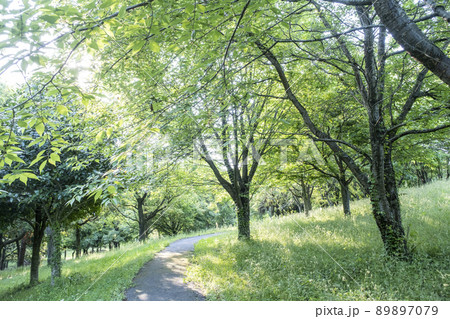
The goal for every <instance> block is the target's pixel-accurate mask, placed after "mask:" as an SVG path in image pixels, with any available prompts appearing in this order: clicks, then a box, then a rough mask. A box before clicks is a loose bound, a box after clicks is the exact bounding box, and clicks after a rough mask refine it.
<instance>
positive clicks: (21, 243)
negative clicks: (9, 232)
mask: <svg viewBox="0 0 450 319" xmlns="http://www.w3.org/2000/svg"><path fill="white" fill-rule="evenodd" d="M26 251H27V236H24V237H23V238H22V239H21V240H18V241H17V267H23V266H24V264H25V253H26Z"/></svg>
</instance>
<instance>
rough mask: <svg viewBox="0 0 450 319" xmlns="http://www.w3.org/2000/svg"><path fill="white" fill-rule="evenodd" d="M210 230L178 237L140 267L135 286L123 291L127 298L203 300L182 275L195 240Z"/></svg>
mask: <svg viewBox="0 0 450 319" xmlns="http://www.w3.org/2000/svg"><path fill="white" fill-rule="evenodd" d="M217 235H219V234H209V235H202V236H196V237H190V238H185V239H180V240H177V241H175V242H173V243H171V244H170V245H169V246H168V247H167V248H166V249H164V250H162V251H160V252H159V253H157V254H156V255H155V257H154V258H153V259H152V260H150V261H149V262H148V263H146V264H145V265H144V267H142V268H141V269H140V270H139V273H138V274H137V276H136V277H135V278H134V279H133V282H134V287H133V288H131V289H129V290H128V291H127V292H126V300H130V301H146V300H158V301H164V300H193V301H196V300H205V296H203V294H202V293H201V291H200V290H199V289H198V288H196V287H194V285H193V284H191V283H184V282H183V278H184V274H185V272H186V267H187V265H188V264H189V257H190V256H191V255H192V252H193V251H194V244H195V243H197V242H198V241H199V240H200V239H203V238H208V237H212V236H217Z"/></svg>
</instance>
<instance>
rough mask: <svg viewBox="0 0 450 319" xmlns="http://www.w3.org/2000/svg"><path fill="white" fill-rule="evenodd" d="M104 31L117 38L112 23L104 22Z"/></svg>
mask: <svg viewBox="0 0 450 319" xmlns="http://www.w3.org/2000/svg"><path fill="white" fill-rule="evenodd" d="M103 31H105V33H106V34H107V35H109V36H110V37H111V38H113V39H115V38H116V37H115V35H114V32H112V30H111V25H110V24H109V23H105V24H104V26H103Z"/></svg>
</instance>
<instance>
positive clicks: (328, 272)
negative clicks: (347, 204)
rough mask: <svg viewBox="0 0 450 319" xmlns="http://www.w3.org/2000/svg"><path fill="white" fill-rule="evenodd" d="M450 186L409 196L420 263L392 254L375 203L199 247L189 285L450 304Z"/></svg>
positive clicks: (266, 224)
mask: <svg viewBox="0 0 450 319" xmlns="http://www.w3.org/2000/svg"><path fill="white" fill-rule="evenodd" d="M449 190H450V182H449V181H439V182H434V183H432V184H429V185H427V186H425V187H420V188H411V189H406V190H402V191H401V203H402V208H403V212H404V215H403V222H404V225H405V228H406V229H407V232H408V240H409V246H410V248H411V250H412V251H413V253H414V260H413V261H412V262H402V261H397V260H392V259H390V258H388V257H387V256H385V255H384V253H383V247H382V242H381V239H380V236H379V232H378V229H377V227H376V225H375V221H374V219H373V217H372V215H371V213H370V207H369V202H368V200H361V201H357V202H352V203H351V204H352V205H351V208H352V217H351V218H344V216H343V214H342V212H341V208H340V207H336V208H329V209H323V210H315V211H314V212H313V214H312V216H311V217H308V218H307V217H305V216H304V215H297V214H296V215H290V216H285V217H282V218H274V219H265V220H262V221H258V222H253V224H252V239H251V240H250V241H238V240H236V235H235V234H228V235H224V236H220V237H216V238H211V239H208V240H206V241H203V242H201V243H199V244H198V245H197V246H196V250H195V257H194V258H193V265H192V266H191V267H190V269H189V270H188V278H189V280H192V281H196V282H199V283H201V284H202V285H203V287H204V289H205V291H206V292H207V297H208V298H209V299H210V300H448V299H449V286H448V281H449V273H450V259H449V256H450V247H449V239H450V236H449V228H450V227H449V226H450V191H449Z"/></svg>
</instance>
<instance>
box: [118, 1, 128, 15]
mask: <svg viewBox="0 0 450 319" xmlns="http://www.w3.org/2000/svg"><path fill="white" fill-rule="evenodd" d="M126 12H127V6H126V5H125V4H124V5H122V7H121V8H120V10H119V15H118V17H119V18H123V17H124V16H125V13H126Z"/></svg>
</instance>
